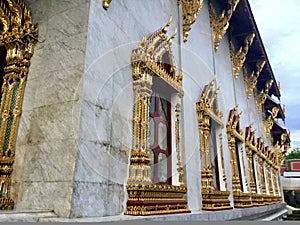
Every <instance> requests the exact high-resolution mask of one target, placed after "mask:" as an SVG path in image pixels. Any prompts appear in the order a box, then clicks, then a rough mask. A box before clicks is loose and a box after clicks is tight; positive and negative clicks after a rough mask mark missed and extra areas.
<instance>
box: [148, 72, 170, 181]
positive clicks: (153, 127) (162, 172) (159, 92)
mask: <svg viewBox="0 0 300 225" xmlns="http://www.w3.org/2000/svg"><path fill="white" fill-rule="evenodd" d="M162 82H163V81H162V80H161V79H160V78H159V77H156V76H154V77H153V86H152V96H151V100H150V113H149V116H150V123H149V132H150V133H149V135H150V149H151V150H150V166H151V180H152V182H153V183H161V184H172V157H171V154H172V140H171V139H172V129H171V94H170V93H172V92H170V90H168V85H164V86H165V87H160V85H159V84H162ZM165 90H167V91H165Z"/></svg>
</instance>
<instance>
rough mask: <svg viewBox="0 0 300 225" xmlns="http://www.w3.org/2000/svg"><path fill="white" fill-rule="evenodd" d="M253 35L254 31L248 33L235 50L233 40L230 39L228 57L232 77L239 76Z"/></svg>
mask: <svg viewBox="0 0 300 225" xmlns="http://www.w3.org/2000/svg"><path fill="white" fill-rule="evenodd" d="M254 37H255V34H254V33H251V34H249V35H248V36H247V37H246V38H245V41H244V46H243V47H240V48H239V50H238V51H237V52H236V51H235V48H234V44H233V42H232V41H230V57H231V61H232V66H233V75H234V79H237V78H238V76H239V73H240V70H241V68H242V67H243V65H244V63H245V60H246V56H247V54H248V51H249V47H250V46H251V45H252V42H253V39H254Z"/></svg>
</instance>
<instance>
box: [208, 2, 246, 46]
mask: <svg viewBox="0 0 300 225" xmlns="http://www.w3.org/2000/svg"><path fill="white" fill-rule="evenodd" d="M239 1H240V0H228V5H229V8H228V10H227V11H225V10H223V11H222V13H221V14H220V15H219V14H217V12H216V7H215V5H214V4H213V3H212V2H211V3H210V13H209V16H210V23H211V26H212V31H213V40H214V48H215V51H217V50H218V47H219V45H220V42H221V40H222V38H223V36H224V35H225V34H226V31H227V29H228V27H229V21H230V19H231V17H232V15H233V12H234V11H235V8H236V6H237V4H238V3H239Z"/></svg>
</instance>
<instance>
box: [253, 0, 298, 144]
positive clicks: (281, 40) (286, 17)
mask: <svg viewBox="0 0 300 225" xmlns="http://www.w3.org/2000/svg"><path fill="white" fill-rule="evenodd" d="M249 2H250V6H251V9H252V12H253V15H254V18H255V21H256V23H257V27H258V29H259V33H260V35H261V38H262V40H263V43H264V46H265V49H266V52H267V55H268V58H269V61H270V64H271V66H272V70H273V72H274V75H275V77H276V80H277V81H280V83H281V102H282V104H285V105H286V106H287V111H286V124H285V126H286V128H287V129H291V141H292V146H300V120H299V112H300V82H299V77H300V63H299V52H300V45H299V44H298V40H299V37H300V26H297V24H298V21H300V13H299V12H300V2H299V0H286V1H284V2H283V1H281V0H249Z"/></svg>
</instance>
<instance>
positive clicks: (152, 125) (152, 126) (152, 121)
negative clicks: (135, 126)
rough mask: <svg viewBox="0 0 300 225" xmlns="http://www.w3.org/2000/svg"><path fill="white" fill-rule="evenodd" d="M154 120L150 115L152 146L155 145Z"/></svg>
mask: <svg viewBox="0 0 300 225" xmlns="http://www.w3.org/2000/svg"><path fill="white" fill-rule="evenodd" d="M154 132H155V131H154V120H153V118H151V117H150V123H149V137H150V140H149V141H150V146H153V144H154Z"/></svg>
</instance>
